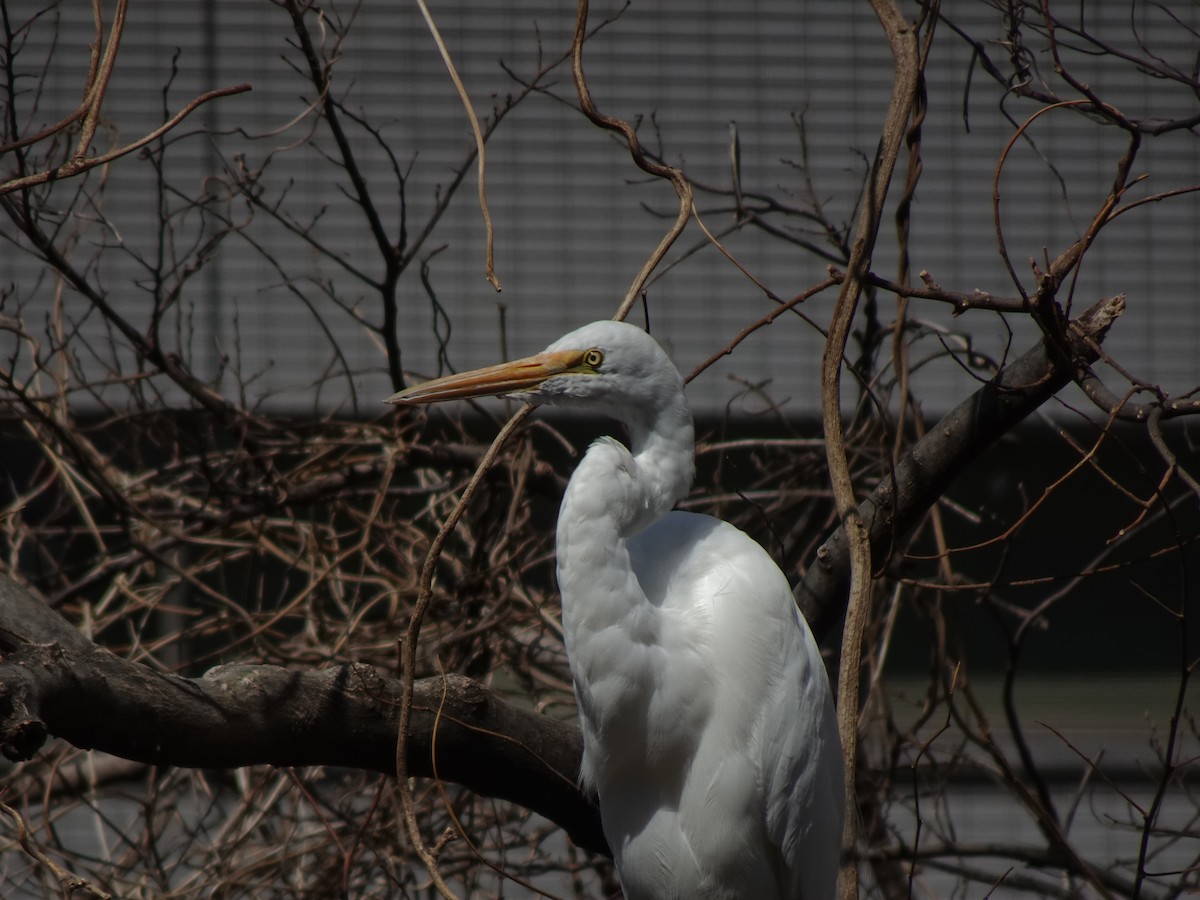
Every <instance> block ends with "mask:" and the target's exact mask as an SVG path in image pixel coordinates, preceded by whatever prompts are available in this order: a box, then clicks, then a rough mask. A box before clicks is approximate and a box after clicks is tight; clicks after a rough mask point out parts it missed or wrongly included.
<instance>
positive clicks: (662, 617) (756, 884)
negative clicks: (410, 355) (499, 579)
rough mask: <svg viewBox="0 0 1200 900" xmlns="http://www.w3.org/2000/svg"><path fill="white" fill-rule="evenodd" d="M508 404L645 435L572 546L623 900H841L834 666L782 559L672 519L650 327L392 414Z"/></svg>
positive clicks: (524, 364)
mask: <svg viewBox="0 0 1200 900" xmlns="http://www.w3.org/2000/svg"><path fill="white" fill-rule="evenodd" d="M506 394H512V395H515V396H517V397H518V398H519V399H523V400H526V401H528V402H531V403H550V404H555V405H558V406H566V407H575V408H579V409H584V410H591V411H595V412H600V413H604V414H605V415H608V416H610V417H612V418H614V419H616V420H618V421H619V422H622V423H623V424H624V425H625V426H626V427H627V429H628V436H629V447H628V449H627V448H626V447H625V446H624V445H623V444H621V443H620V442H619V441H617V440H615V439H613V438H611V437H602V438H600V439H598V440H596V441H595V442H593V443H592V445H591V446H590V447H589V448H588V450H587V453H586V454H584V457H583V459H582V461H581V462H580V463H579V466H578V468H576V470H575V473H574V475H572V476H571V480H570V482H569V483H568V485H567V490H566V494H565V495H564V497H563V501H562V507H561V509H560V511H559V516H558V534H557V550H558V583H559V588H560V590H561V593H562V619H563V631H564V634H565V639H566V649H567V659H568V661H569V662H570V666H571V675H572V677H573V680H574V683H575V696H576V699H577V701H578V704H579V717H580V722H581V724H582V728H583V747H584V750H583V765H582V772H581V779H582V783H583V786H584V787H585V789H594V790H595V792H596V794H597V796H598V798H599V803H600V817H601V821H602V824H603V828H604V836H605V838H606V839H607V840H608V845H609V847H610V848H611V850H612V853H613V859H614V862H615V863H616V868H617V873H618V875H619V877H620V879H621V886H622V888H623V889H624V891H625V895H626V896H627V897H628V898H630V900H641V898H667V897H679V898H684V897H687V898H734V897H744V898H772V897H781V898H782V897H786V898H802V900H828V898H831V897H833V895H834V889H835V884H836V880H837V870H838V862H839V847H840V841H841V834H842V809H843V793H842V791H843V788H842V762H841V745H840V743H839V741H838V734H837V724H836V721H835V718H834V709H833V698H832V695H831V693H830V689H829V681H828V677H827V675H826V672H825V666H824V663H823V662H822V660H821V654H820V651H819V650H818V648H817V644H816V641H815V640H814V639H813V636H812V632H811V631H810V630H809V627H808V625H807V623H806V622H805V621H804V619H803V617H802V616H801V615H800V613H799V611H798V610H797V608H796V605H795V603H794V601H793V599H792V594H791V590H790V589H789V586H788V582H787V579H786V578H785V577H784V575H783V573H782V572H781V571H780V570H779V567H778V566H776V565H775V563H774V562H773V561H772V560H771V558H770V556H768V555H767V553H766V551H765V550H763V548H762V547H760V546H759V545H758V544H757V543H756V542H755V541H754V540H753V539H751V538H750V537H748V536H747V535H746V534H744V533H743V532H741V531H739V530H738V529H737V528H734V527H733V526H732V525H730V524H728V523H727V522H722V521H721V520H719V519H715V518H713V517H711V516H705V515H697V514H694V513H688V512H681V511H672V507H673V506H674V505H675V503H676V502H677V501H678V500H680V499H681V498H682V497H684V496H685V495H686V494H687V492H688V490H689V488H690V487H691V484H692V477H693V474H694V461H693V457H694V438H693V426H692V414H691V412H690V410H689V409H688V406H687V403H686V401H685V400H684V395H683V380H682V379H681V378H680V377H679V372H678V370H677V369H676V368H675V366H674V365H673V364H672V363H671V361H670V360H669V359H668V357H667V355H666V353H664V352H663V350H662V348H661V347H659V345H658V343H657V342H656V341H655V340H654V339H653V338H652V337H650V336H649V335H648V334H646V333H645V332H644V331H642V330H641V329H639V328H637V327H635V326H633V325H629V324H626V323H624V322H594V323H592V324H590V325H585V326H584V327H583V328H580V329H578V330H576V331H573V332H571V333H570V334H568V335H566V336H565V337H562V338H560V339H559V340H557V341H555V342H554V343H553V344H551V345H550V346H549V347H547V348H546V349H545V350H544V351H543V352H541V353H539V354H537V355H536V356H531V357H528V358H526V359H521V360H517V361H516V362H510V363H504V364H502V365H498V366H491V367H488V368H484V369H477V370H475V371H472V372H464V373H462V374H459V375H450V376H447V377H445V378H439V379H437V380H435V381H430V382H426V383H425V384H419V385H416V386H414V387H411V388H409V389H407V390H404V391H401V392H400V393H398V394H396V395H394V396H392V397H390V398H389V399H388V402H389V403H397V404H402V405H403V404H418V403H431V402H435V401H440V400H451V399H455V398H463V397H478V396H484V395H506Z"/></svg>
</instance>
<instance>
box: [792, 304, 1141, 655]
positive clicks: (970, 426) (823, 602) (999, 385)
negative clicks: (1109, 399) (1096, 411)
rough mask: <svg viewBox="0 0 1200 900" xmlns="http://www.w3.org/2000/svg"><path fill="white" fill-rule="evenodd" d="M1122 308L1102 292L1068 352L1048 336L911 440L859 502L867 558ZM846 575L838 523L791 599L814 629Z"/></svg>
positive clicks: (880, 551)
mask: <svg viewBox="0 0 1200 900" xmlns="http://www.w3.org/2000/svg"><path fill="white" fill-rule="evenodd" d="M1124 309H1125V298H1124V297H1123V296H1117V297H1110V298H1108V299H1106V300H1101V301H1100V302H1099V303H1097V304H1096V305H1095V306H1093V307H1092V308H1091V309H1089V310H1088V311H1087V312H1085V313H1083V315H1081V316H1079V317H1078V318H1077V319H1075V320H1074V321H1073V322H1071V324H1070V326H1069V328H1068V329H1067V336H1068V340H1069V341H1070V343H1071V347H1070V350H1071V352H1072V354H1073V359H1068V358H1066V357H1065V356H1063V354H1062V353H1060V352H1058V351H1057V348H1052V347H1051V345H1050V342H1049V340H1048V339H1043V340H1041V341H1039V342H1038V343H1037V345H1036V346H1034V347H1033V348H1032V349H1031V350H1028V351H1027V352H1026V353H1025V354H1024V355H1022V356H1020V357H1018V358H1017V359H1016V360H1015V361H1013V362H1012V363H1011V364H1009V365H1007V366H1005V367H1004V368H1003V369H1001V370H1000V371H999V372H998V373H997V374H996V377H995V378H993V379H992V380H991V381H989V382H988V383H987V384H985V385H983V387H981V388H980V389H979V390H977V391H976V392H975V393H974V394H972V395H971V396H970V397H968V398H967V399H966V400H964V401H963V402H962V403H960V404H959V405H958V406H956V407H955V408H954V409H953V410H951V411H950V413H949V414H947V415H946V417H945V418H943V419H942V420H941V421H940V422H938V423H937V425H935V426H933V427H932V428H930V429H929V431H928V432H927V433H926V435H925V437H924V438H922V439H921V440H920V441H918V442H917V443H916V444H914V445H913V446H912V448H911V449H910V450H909V451H908V452H907V453H905V454H904V456H903V457H902V458H901V459H900V461H899V462H898V463H897V464H896V468H895V471H894V473H893V475H892V476H891V477H889V478H885V479H884V480H883V481H882V482H880V483H879V485H878V486H877V487H876V488H875V490H874V491H872V492H871V495H870V496H869V497H867V498H866V499H865V500H863V501H862V502H861V503H860V504H859V507H858V510H859V515H860V516H861V517H862V520H863V522H864V524H865V526H866V528H867V531H868V533H869V535H870V543H871V549H872V554H871V555H872V564H873V565H874V566H875V567H876V568H878V566H879V565H880V564H882V563H883V562H884V561H885V560H886V559H887V557H888V555H889V554H890V553H891V551H892V549H893V548H894V547H895V544H896V541H897V540H898V539H899V538H900V537H902V536H903V535H904V534H905V533H907V532H908V531H909V530H910V529H911V528H912V527H913V526H914V525H916V524H917V522H918V521H919V520H920V518H921V516H922V515H924V513H925V511H926V510H927V509H929V508H930V507H931V506H932V505H933V504H934V503H936V502H937V499H938V498H939V497H940V496H942V494H944V493H945V491H946V489H947V488H949V487H950V485H951V484H952V483H953V482H954V479H956V478H957V477H958V476H959V475H960V474H961V473H962V471H963V470H964V469H965V468H966V467H967V465H968V464H969V463H970V462H971V461H972V460H974V459H975V458H976V457H978V456H979V454H981V453H982V452H983V451H984V450H986V449H987V448H988V447H990V446H991V445H992V444H994V443H995V442H996V441H997V440H998V439H999V438H1000V437H1001V436H1002V435H1004V434H1006V433H1007V432H1008V431H1010V430H1012V429H1013V428H1014V427H1016V426H1017V425H1018V424H1019V423H1020V422H1021V421H1022V420H1023V419H1024V418H1025V417H1026V416H1028V415H1029V414H1030V413H1031V412H1033V411H1034V410H1035V409H1037V408H1038V407H1039V406H1041V405H1042V404H1043V403H1045V402H1046V401H1047V400H1048V399H1050V397H1052V396H1054V394H1055V393H1057V392H1058V391H1059V390H1061V389H1062V388H1063V387H1065V386H1066V385H1067V384H1068V383H1069V382H1070V381H1071V380H1072V379H1074V378H1077V377H1082V376H1083V374H1084V370H1083V369H1081V368H1079V367H1078V366H1079V363H1091V362H1094V361H1095V360H1096V357H1097V349H1096V348H1097V347H1098V346H1099V344H1100V342H1101V341H1103V340H1104V336H1105V335H1106V334H1107V332H1108V329H1109V328H1110V327H1111V326H1112V324H1113V322H1115V321H1116V319H1117V317H1118V316H1120V315H1121V313H1122V312H1123V311H1124ZM849 577H850V548H849V545H848V543H847V541H846V533H845V531H844V529H842V528H839V529H838V530H837V531H835V532H834V533H833V535H832V536H830V538H829V539H828V540H827V541H826V542H825V543H824V544H822V545H821V547H820V549H819V550H817V558H816V560H814V561H813V563H812V564H811V565H810V566H809V568H808V571H807V572H806V573H805V575H804V578H803V579H802V580H801V582H800V583H799V584H798V585H797V586H796V588H795V591H794V593H795V596H796V601H797V603H799V605H800V609H801V610H802V611H803V612H804V615H805V617H806V618H807V619H808V621H809V622H810V623H811V624H812V627H813V630H814V631H815V632H816V633H817V634H818V635H824V634H826V633H828V632H829V630H830V629H831V628H832V626H833V623H834V622H836V621H837V618H838V616H840V615H841V614H842V603H843V601H844V597H845V585H846V583H847V581H848V579H849Z"/></svg>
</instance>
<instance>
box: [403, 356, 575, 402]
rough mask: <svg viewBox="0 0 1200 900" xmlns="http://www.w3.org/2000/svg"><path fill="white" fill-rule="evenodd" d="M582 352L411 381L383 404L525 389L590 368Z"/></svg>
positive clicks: (524, 360) (516, 361)
mask: <svg viewBox="0 0 1200 900" xmlns="http://www.w3.org/2000/svg"><path fill="white" fill-rule="evenodd" d="M586 353H587V351H586V350H558V351H555V352H553V353H539V354H538V355H537V356H528V357H526V358H525V359H518V360H515V361H514V362H507V363H501V364H500V365H498V366H487V367H486V368H483V369H474V370H472V371H470V372H460V373H459V374H457V375H447V376H446V377H445V378H435V379H434V380H433V381H426V382H423V383H421V384H414V385H413V386H412V387H410V388H405V389H404V390H402V391H400V392H399V393H397V394H393V395H392V396H390V397H388V398H387V400H385V401H384V403H395V404H397V405H398V406H415V405H417V404H418V403H437V402H439V401H442V400H462V399H466V398H468V397H495V396H501V395H503V394H513V393H516V392H518V391H527V390H529V389H530V388H535V387H537V386H538V385H539V384H541V383H542V382H543V381H545V380H546V379H547V378H550V377H552V376H554V375H563V374H566V373H570V372H587V371H590V370H589V369H588V368H587V367H586V366H585V365H583V364H582V363H583V357H584V356H585V355H586Z"/></svg>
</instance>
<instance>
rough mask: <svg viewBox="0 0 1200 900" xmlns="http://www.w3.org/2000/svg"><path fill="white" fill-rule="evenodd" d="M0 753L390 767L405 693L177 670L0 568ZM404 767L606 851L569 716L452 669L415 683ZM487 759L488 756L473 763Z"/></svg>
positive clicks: (324, 673) (362, 673) (340, 672)
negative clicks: (516, 808) (114, 646)
mask: <svg viewBox="0 0 1200 900" xmlns="http://www.w3.org/2000/svg"><path fill="white" fill-rule="evenodd" d="M0 653H2V654H3V658H2V660H0V751H2V752H3V753H4V755H5V756H6V757H8V758H9V759H14V760H16V759H28V758H29V757H31V756H33V755H34V754H35V753H36V752H37V751H38V750H39V749H40V748H41V746H42V745H43V744H44V742H45V740H46V739H47V737H49V736H54V737H60V738H62V739H64V740H66V741H69V742H70V743H72V744H74V745H75V746H77V747H83V748H89V749H92V748H94V749H97V750H102V751H104V752H106V753H111V754H114V755H116V756H120V757H123V758H125V759H132V760H138V761H141V762H146V763H152V764H156V765H171V766H181V767H186V768H200V767H204V768H231V767H238V766H249V765H258V764H269V765H275V766H308V765H331V766H349V767H353V768H358V769H367V770H371V771H375V772H382V773H385V774H389V775H391V774H394V773H395V765H396V758H395V753H396V727H397V720H398V718H399V712H400V697H401V692H402V687H401V684H400V682H399V680H397V679H395V678H391V677H390V676H388V675H385V674H383V673H381V672H379V671H378V670H377V669H375V668H374V667H372V666H368V665H363V664H359V663H344V664H340V665H335V666H331V667H330V668H326V669H319V670H313V671H297V670H292V669H285V668H282V667H280V666H265V665H241V664H238V665H226V666H219V667H217V668H215V669H212V670H211V671H209V672H207V673H205V674H204V675H202V676H201V677H199V678H182V677H180V676H177V675H169V674H164V673H162V672H157V671H154V670H153V669H151V668H149V667H148V666H144V665H141V664H138V663H134V662H130V661H128V660H124V659H121V658H119V657H117V656H116V655H114V654H112V653H110V652H109V651H107V650H105V649H103V648H101V647H97V646H96V645H94V644H93V643H92V642H91V641H89V640H87V638H85V637H83V636H82V635H81V634H79V633H78V632H77V631H76V630H75V629H73V628H72V627H71V626H70V625H69V624H68V623H67V622H66V621H65V620H64V619H62V618H61V617H60V616H59V615H58V614H57V613H55V612H53V611H52V610H51V609H50V608H49V607H47V606H45V605H44V604H42V603H41V602H39V601H38V600H37V599H36V598H34V597H33V596H31V595H30V594H29V593H28V592H27V591H26V590H25V589H24V588H22V587H21V586H20V585H18V584H17V583H16V582H15V581H13V580H12V579H10V578H8V577H6V576H3V575H0ZM413 695H414V699H413V713H412V721H411V724H410V727H409V731H408V746H407V759H408V773H409V774H410V775H417V776H423V777H431V776H432V775H433V773H434V757H433V746H434V741H433V737H434V733H435V730H436V734H437V742H436V747H437V759H436V763H437V766H436V770H437V773H438V775H439V776H440V777H441V778H443V779H446V780H448V781H454V782H456V783H458V784H461V785H464V786H465V787H467V788H469V789H471V790H473V791H475V792H476V793H478V794H482V795H486V796H489V797H499V798H502V799H505V800H511V801H512V802H514V803H518V804H520V805H521V806H523V807H525V808H527V809H531V810H533V811H535V812H537V813H540V814H541V815H543V816H546V817H547V818H548V819H551V820H552V821H554V822H557V823H558V824H559V825H561V826H562V827H563V828H564V829H565V830H566V831H567V833H568V834H569V835H570V836H571V838H572V840H574V841H575V843H576V844H578V845H579V846H581V847H584V848H586V849H588V850H593V851H596V852H600V853H607V852H608V851H607V845H606V844H605V841H604V836H603V834H602V832H601V830H600V818H599V814H598V812H597V810H596V808H595V806H594V805H593V804H592V803H591V802H590V801H589V800H588V798H586V797H585V796H584V795H583V794H582V793H581V792H580V791H579V788H578V786H577V781H576V774H577V772H578V770H579V759H580V755H581V753H582V749H583V742H582V738H581V736H580V733H579V729H578V728H576V727H575V725H574V723H573V722H565V721H562V720H559V719H554V718H551V717H549V716H544V715H539V714H537V713H534V712H530V711H527V710H523V709H520V708H518V707H516V706H514V705H512V704H511V703H508V702H506V701H504V700H501V699H500V698H498V697H496V696H494V695H493V694H491V693H490V692H489V691H488V690H487V689H486V688H484V687H483V686H482V685H481V684H479V683H478V682H476V681H474V680H472V679H470V678H465V677H463V676H461V675H448V676H446V677H445V678H441V677H438V678H425V679H421V680H419V681H417V682H416V683H415V684H414V690H413ZM483 760H485V761H486V762H481V761H483Z"/></svg>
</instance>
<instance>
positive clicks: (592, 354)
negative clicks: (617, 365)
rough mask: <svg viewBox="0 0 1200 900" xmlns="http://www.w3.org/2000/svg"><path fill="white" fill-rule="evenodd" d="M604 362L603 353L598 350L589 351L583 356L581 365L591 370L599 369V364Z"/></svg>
mask: <svg viewBox="0 0 1200 900" xmlns="http://www.w3.org/2000/svg"><path fill="white" fill-rule="evenodd" d="M602 362H604V353H603V351H600V350H589V351H588V352H587V353H585V354H583V364H584V365H585V366H588V367H590V368H593V369H598V368H600V363H602Z"/></svg>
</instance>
